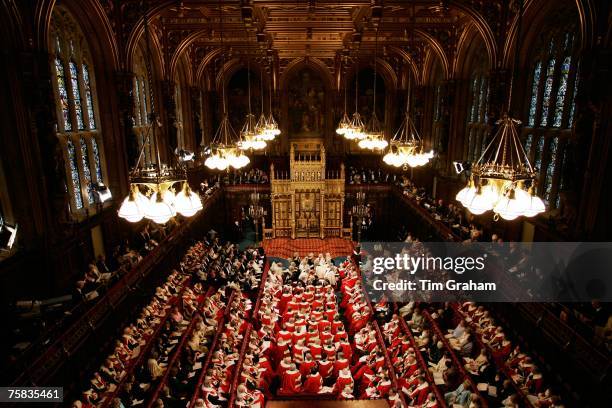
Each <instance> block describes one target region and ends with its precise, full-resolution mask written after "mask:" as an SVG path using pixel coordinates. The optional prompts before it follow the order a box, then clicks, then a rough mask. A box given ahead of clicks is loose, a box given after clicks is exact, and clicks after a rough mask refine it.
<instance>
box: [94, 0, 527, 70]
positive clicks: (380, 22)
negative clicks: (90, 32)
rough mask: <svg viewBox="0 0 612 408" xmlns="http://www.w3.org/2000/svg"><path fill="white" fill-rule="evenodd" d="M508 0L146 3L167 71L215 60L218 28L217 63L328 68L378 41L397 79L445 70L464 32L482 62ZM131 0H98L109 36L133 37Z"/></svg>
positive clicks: (499, 46)
mask: <svg viewBox="0 0 612 408" xmlns="http://www.w3.org/2000/svg"><path fill="white" fill-rule="evenodd" d="M145 3H146V2H145ZM514 3H515V1H503V0H442V1H435V0H415V1H409V0H386V1H383V0H347V1H331V0H293V1H290V0H289V1H286V0H223V1H221V2H220V1H218V0H208V1H206V0H204V1H198V0H186V1H171V0H166V1H163V0H160V1H150V2H149V16H150V17H152V21H153V24H154V26H155V30H154V32H155V33H156V34H157V37H158V38H157V40H158V43H159V44H160V47H161V49H162V60H163V64H164V72H165V73H166V74H167V75H172V73H173V72H174V71H175V68H176V64H177V61H179V59H180V58H183V56H187V60H188V61H189V62H190V63H191V64H192V67H191V72H192V73H193V78H192V80H193V81H194V82H195V81H199V80H202V79H203V78H204V77H203V76H202V75H203V74H207V75H209V74H211V73H212V72H214V71H216V70H217V69H218V68H219V67H220V62H219V61H218V60H216V59H217V58H221V55H222V53H220V52H219V50H220V46H221V32H223V46H224V49H225V51H226V52H225V56H224V58H225V60H226V61H227V60H230V59H231V58H233V57H237V56H240V55H244V54H250V55H252V56H256V57H258V58H262V57H266V58H265V59H267V60H270V61H272V63H273V64H272V65H273V66H274V71H275V73H276V74H277V75H282V73H283V71H284V70H285V69H286V67H287V66H289V65H290V64H292V63H293V62H294V61H295V60H296V59H302V58H309V59H312V60H315V59H316V61H317V63H318V64H322V65H325V66H326V68H327V69H328V70H329V71H330V72H331V73H332V74H333V75H337V74H338V72H339V68H340V67H341V66H342V64H341V62H342V61H347V59H346V58H351V59H353V60H354V58H356V57H359V58H360V60H362V61H371V58H372V57H373V54H374V50H375V44H376V41H377V40H378V45H379V46H378V56H379V58H380V59H381V60H382V61H381V60H379V61H381V62H386V63H387V64H388V66H389V67H391V69H393V70H394V71H396V72H395V74H396V75H397V76H398V77H401V75H400V72H401V70H402V67H403V66H404V65H406V64H407V65H409V66H410V67H411V69H412V70H413V72H414V73H415V74H416V75H417V78H420V79H422V78H423V75H424V71H425V67H426V66H429V67H430V66H431V65H430V64H432V63H433V61H436V60H437V61H438V62H439V63H440V65H441V67H442V69H443V71H444V73H445V75H446V76H447V77H451V76H452V75H453V70H454V68H455V61H456V58H457V54H458V50H459V49H460V47H461V46H462V42H463V41H465V38H467V37H469V36H475V35H477V36H480V37H481V40H482V44H483V45H484V49H485V50H486V52H487V53H488V57H489V60H490V62H491V63H496V60H497V58H498V54H500V50H503V49H504V48H505V43H506V41H507V35H508V33H509V32H510V28H511V23H512V22H513V18H512V17H513V16H514V14H515V10H516V8H517V7H516V5H515V4H514ZM527 3H529V0H527ZM141 4H142V2H141V0H128V1H125V0H122V1H117V0H106V3H105V9H106V11H107V14H109V17H110V19H111V21H120V22H122V25H121V26H120V27H117V26H115V29H116V30H118V29H119V30H120V31H121V32H120V33H118V34H119V35H118V37H119V38H123V40H124V41H126V42H127V43H129V42H130V41H134V39H135V38H138V37H139V36H140V35H142V26H143V25H142V21H143V15H144V12H143V10H142V6H141ZM220 5H221V7H220ZM221 17H223V18H221ZM376 33H378V35H376ZM128 46H130V44H128ZM131 46H133V44H132V45H131ZM128 49H129V47H128ZM343 57H346V58H343ZM259 61H263V59H260V60H259ZM428 64H429V65H428ZM345 65H346V64H345ZM336 78H337V76H336Z"/></svg>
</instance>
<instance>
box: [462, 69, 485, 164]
mask: <svg viewBox="0 0 612 408" xmlns="http://www.w3.org/2000/svg"><path fill="white" fill-rule="evenodd" d="M488 105H489V78H488V76H487V75H485V74H484V73H482V72H481V71H480V72H476V73H474V74H473V75H472V77H471V78H470V105H469V107H468V112H467V130H466V134H467V141H468V142H467V143H466V144H465V145H464V157H465V159H466V160H468V161H472V162H475V161H477V160H478V159H479V158H480V155H481V154H482V151H483V150H484V148H485V147H486V146H485V144H486V141H487V140H486V137H485V136H486V133H487V131H488V127H487V107H488Z"/></svg>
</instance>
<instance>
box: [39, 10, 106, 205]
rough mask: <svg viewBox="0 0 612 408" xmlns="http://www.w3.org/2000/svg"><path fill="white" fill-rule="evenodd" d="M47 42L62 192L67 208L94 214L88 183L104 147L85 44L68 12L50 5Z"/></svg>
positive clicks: (97, 175)
mask: <svg viewBox="0 0 612 408" xmlns="http://www.w3.org/2000/svg"><path fill="white" fill-rule="evenodd" d="M51 33H52V35H51V38H53V41H52V42H51V43H50V44H49V47H50V49H51V50H52V53H53V55H54V56H55V58H54V60H53V62H52V69H53V70H54V71H55V83H54V90H55V92H56V104H57V117H58V120H59V121H60V125H61V126H59V128H58V132H57V137H58V138H59V139H60V141H61V143H62V146H64V147H65V153H64V154H65V157H66V172H67V174H66V180H67V181H66V183H65V185H66V193H67V194H68V195H69V196H70V197H71V199H70V202H71V204H70V210H71V211H72V212H73V213H75V214H74V215H75V216H79V215H81V214H82V213H81V212H80V210H82V209H84V208H88V209H89V208H92V207H93V212H91V213H92V214H93V213H95V210H96V209H95V206H94V204H95V202H94V201H95V200H94V191H93V182H98V181H100V182H101V181H102V178H103V173H104V163H103V162H102V160H101V158H102V157H103V154H102V153H103V149H104V146H103V144H102V142H101V140H102V139H97V137H98V136H99V125H100V124H99V123H98V122H97V118H96V103H97V101H96V92H95V78H94V77H93V76H92V75H93V74H94V70H93V67H92V65H91V61H92V60H91V58H90V54H89V49H88V46H87V40H86V38H85V36H84V35H83V33H82V31H81V30H80V27H79V25H78V23H77V22H76V20H75V19H74V18H73V17H72V16H71V15H70V13H69V12H68V11H67V10H65V9H64V8H62V7H61V6H56V7H54V9H53V14H52V16H51Z"/></svg>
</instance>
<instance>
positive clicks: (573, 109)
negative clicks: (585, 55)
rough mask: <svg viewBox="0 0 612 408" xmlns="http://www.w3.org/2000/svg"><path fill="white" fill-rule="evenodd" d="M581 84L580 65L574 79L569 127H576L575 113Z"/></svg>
mask: <svg viewBox="0 0 612 408" xmlns="http://www.w3.org/2000/svg"><path fill="white" fill-rule="evenodd" d="M579 82H580V65H578V68H576V76H575V78H574V90H573V91H572V100H571V103H570V113H569V119H568V121H567V127H572V126H573V125H574V113H575V111H576V94H577V93H578V85H579Z"/></svg>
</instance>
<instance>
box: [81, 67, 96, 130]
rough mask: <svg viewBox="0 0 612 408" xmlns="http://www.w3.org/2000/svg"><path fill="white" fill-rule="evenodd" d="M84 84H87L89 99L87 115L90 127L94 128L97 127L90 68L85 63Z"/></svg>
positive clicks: (86, 90) (86, 91) (86, 95)
mask: <svg viewBox="0 0 612 408" xmlns="http://www.w3.org/2000/svg"><path fill="white" fill-rule="evenodd" d="M83 85H84V86H85V98H86V100H87V101H86V102H87V117H88V119H89V129H90V130H94V129H95V128H96V118H95V115H94V107H93V100H92V91H91V82H90V81H89V68H87V64H83Z"/></svg>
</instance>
